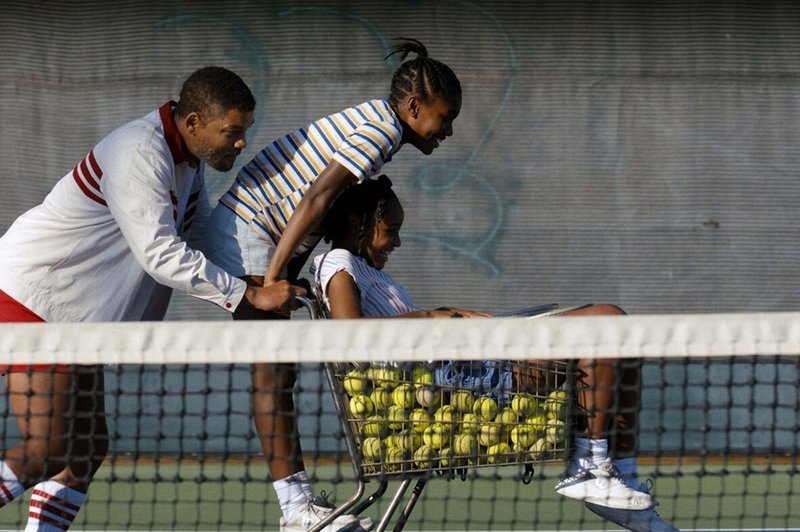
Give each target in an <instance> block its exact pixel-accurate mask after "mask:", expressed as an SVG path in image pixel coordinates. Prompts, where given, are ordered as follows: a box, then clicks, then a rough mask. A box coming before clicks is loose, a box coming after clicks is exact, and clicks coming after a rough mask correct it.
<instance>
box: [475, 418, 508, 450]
mask: <svg viewBox="0 0 800 532" xmlns="http://www.w3.org/2000/svg"><path fill="white" fill-rule="evenodd" d="M502 437H503V429H502V427H501V425H500V424H499V423H483V424H481V428H480V430H478V442H479V443H480V444H481V445H483V446H484V447H491V446H492V445H495V444H497V443H500V439H501V438H502Z"/></svg>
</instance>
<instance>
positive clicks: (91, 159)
mask: <svg viewBox="0 0 800 532" xmlns="http://www.w3.org/2000/svg"><path fill="white" fill-rule="evenodd" d="M89 164H91V165H92V171H93V172H94V175H96V176H97V179H102V177H103V170H102V168H100V165H99V164H97V159H95V158H94V150H92V151H90V152H89Z"/></svg>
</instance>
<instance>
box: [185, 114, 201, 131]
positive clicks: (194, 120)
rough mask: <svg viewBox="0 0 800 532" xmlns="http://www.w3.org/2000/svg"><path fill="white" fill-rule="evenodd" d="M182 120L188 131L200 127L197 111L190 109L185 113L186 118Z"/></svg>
mask: <svg viewBox="0 0 800 532" xmlns="http://www.w3.org/2000/svg"><path fill="white" fill-rule="evenodd" d="M183 122H184V124H186V129H187V130H188V131H189V132H190V133H194V132H195V130H196V129H197V128H198V127H200V115H198V114H197V112H195V111H192V112H191V113H189V114H188V115H186V118H184V119H183Z"/></svg>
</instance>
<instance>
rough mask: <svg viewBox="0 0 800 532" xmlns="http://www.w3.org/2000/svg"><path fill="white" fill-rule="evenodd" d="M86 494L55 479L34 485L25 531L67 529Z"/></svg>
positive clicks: (42, 531) (38, 531)
mask: <svg viewBox="0 0 800 532" xmlns="http://www.w3.org/2000/svg"><path fill="white" fill-rule="evenodd" d="M84 499H86V494H85V493H82V492H80V491H78V490H74V489H72V488H68V487H66V486H65V485H63V484H61V483H59V482H56V481H54V480H45V481H44V482H40V483H38V484H36V485H35V486H34V487H33V493H31V503H30V507H29V508H28V524H27V526H26V527H25V532H34V531H36V532H56V531H58V530H67V529H68V528H69V527H70V526H71V525H72V521H74V520H75V516H76V515H78V510H80V509H81V504H83V501H84Z"/></svg>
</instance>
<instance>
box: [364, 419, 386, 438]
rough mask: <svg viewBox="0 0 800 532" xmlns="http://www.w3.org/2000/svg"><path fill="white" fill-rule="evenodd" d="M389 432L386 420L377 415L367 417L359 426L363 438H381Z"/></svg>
mask: <svg viewBox="0 0 800 532" xmlns="http://www.w3.org/2000/svg"><path fill="white" fill-rule="evenodd" d="M388 430H389V426H388V424H387V422H386V419H384V418H383V417H381V416H379V415H375V416H369V417H367V418H366V420H365V421H363V422H362V424H361V434H363V435H364V436H377V437H382V436H383V435H385V434H386V433H387V432H388Z"/></svg>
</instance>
